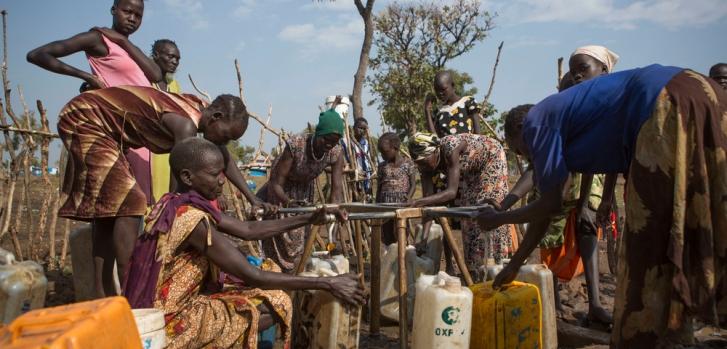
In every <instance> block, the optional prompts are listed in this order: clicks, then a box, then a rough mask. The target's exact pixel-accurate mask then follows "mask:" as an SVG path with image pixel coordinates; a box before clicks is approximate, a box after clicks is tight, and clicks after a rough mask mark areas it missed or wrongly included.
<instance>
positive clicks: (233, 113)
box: [207, 94, 250, 128]
mask: <svg viewBox="0 0 727 349" xmlns="http://www.w3.org/2000/svg"><path fill="white" fill-rule="evenodd" d="M207 108H208V109H210V110H211V111H212V112H217V111H219V112H221V113H222V114H223V115H224V118H225V119H227V120H229V121H237V120H239V121H241V122H243V123H244V125H245V128H247V123H248V119H249V118H250V114H248V113H247V107H245V103H243V102H242V99H240V97H237V96H233V95H231V94H223V95H219V96H217V98H215V100H214V101H212V103H210V105H209V107H207Z"/></svg>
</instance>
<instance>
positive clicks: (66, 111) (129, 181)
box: [58, 86, 260, 297]
mask: <svg viewBox="0 0 727 349" xmlns="http://www.w3.org/2000/svg"><path fill="white" fill-rule="evenodd" d="M247 118H248V115H247V110H246V109H245V105H244V104H243V103H242V101H241V100H240V99H239V98H237V97H233V96H231V95H221V96H219V97H217V98H216V99H215V100H214V101H213V102H212V103H211V104H210V105H209V106H205V103H203V102H202V101H201V100H200V99H198V98H197V97H195V96H192V95H183V94H172V93H166V92H162V91H159V90H156V89H154V88H152V87H138V86H120V87H112V88H106V89H101V90H94V91H89V92H85V93H82V94H81V95H79V96H77V97H75V98H73V99H72V100H71V101H70V102H68V104H66V106H65V107H63V109H62V110H61V112H60V115H59V119H58V133H59V135H60V137H61V140H62V141H63V145H64V146H65V147H66V149H67V150H68V153H69V154H70V156H69V159H68V164H67V166H66V172H65V176H64V180H63V185H62V188H61V208H60V210H59V212H58V215H59V216H61V217H66V218H70V219H76V220H82V221H90V222H91V225H92V228H93V256H94V258H95V259H97V260H98V261H99V262H98V263H101V264H102V265H103V268H102V270H97V271H96V280H95V282H96V285H95V286H96V293H97V295H98V296H99V297H103V296H105V295H112V294H115V290H114V286H113V278H112V273H113V262H114V259H116V261H117V264H118V270H119V274H120V275H119V276H120V277H119V279H122V278H121V276H123V273H124V270H125V268H126V265H127V262H128V260H129V258H130V257H131V253H132V250H133V248H134V243H135V241H136V235H137V231H138V229H139V226H140V224H141V217H142V216H143V215H144V214H145V213H146V210H147V205H146V203H147V202H146V196H145V194H144V192H143V191H142V189H141V188H140V187H139V184H138V183H137V181H136V179H135V178H134V176H133V175H132V173H131V171H130V169H129V163H128V161H127V160H126V158H125V157H124V151H126V150H127V149H129V148H140V147H147V148H149V149H150V150H151V151H152V152H154V153H167V152H169V151H170V150H171V148H172V146H173V145H174V144H175V143H178V142H179V141H181V140H183V139H186V138H190V137H195V136H196V135H197V133H198V132H199V133H202V134H203V135H204V137H205V138H206V139H208V140H210V141H211V142H213V143H215V144H217V145H220V146H221V147H220V150H221V151H222V153H223V154H224V155H225V158H226V160H227V165H228V166H227V168H226V171H225V175H226V176H227V178H228V179H230V181H231V182H232V183H233V184H234V185H235V186H236V187H238V188H239V189H240V190H242V191H243V192H246V191H247V192H249V189H248V188H247V184H246V183H245V178H244V177H243V176H242V174H241V173H240V171H239V170H238V169H237V167H236V166H235V164H234V161H233V160H232V158H231V157H230V156H229V154H228V152H227V149H226V148H225V147H224V145H225V144H226V143H227V142H228V141H230V140H235V139H238V138H240V137H241V136H242V134H243V133H245V129H247ZM173 186H174V185H173ZM250 197H252V198H254V197H253V196H252V195H250ZM258 205H260V204H259V203H258Z"/></svg>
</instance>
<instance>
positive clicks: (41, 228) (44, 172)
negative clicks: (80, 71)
mask: <svg viewBox="0 0 727 349" xmlns="http://www.w3.org/2000/svg"><path fill="white" fill-rule="evenodd" d="M35 105H36V108H37V109H38V113H39V114H40V127H41V129H42V130H43V131H45V132H48V117H47V115H46V110H45V108H44V107H43V103H42V102H41V101H40V100H36V102H35ZM50 141H51V138H49V137H43V138H42V139H41V141H40V168H41V176H42V178H43V185H44V187H45V195H44V197H43V203H42V204H41V206H40V218H39V219H38V236H39V239H38V244H39V245H40V244H41V243H42V241H43V236H44V235H45V227H46V223H47V220H48V209H49V207H50V203H51V200H52V199H53V196H52V195H53V188H51V182H50V178H49V177H48V155H49V154H48V146H49V145H50ZM56 212H57V211H56ZM54 213H55V212H54ZM48 235H49V237H48V238H49V239H50V249H49V251H48V253H49V255H50V254H51V253H52V254H53V256H55V237H56V233H55V231H52V232H49V234H48Z"/></svg>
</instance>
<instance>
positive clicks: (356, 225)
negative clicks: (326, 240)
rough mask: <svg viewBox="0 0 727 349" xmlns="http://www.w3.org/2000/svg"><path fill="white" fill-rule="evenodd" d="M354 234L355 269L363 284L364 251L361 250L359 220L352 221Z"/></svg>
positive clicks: (361, 241) (361, 237) (361, 238)
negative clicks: (356, 265)
mask: <svg viewBox="0 0 727 349" xmlns="http://www.w3.org/2000/svg"><path fill="white" fill-rule="evenodd" d="M354 234H355V237H354V238H355V240H354V246H355V247H356V256H357V257H358V259H357V261H356V262H357V264H358V268H357V270H358V272H359V275H360V282H361V285H364V284H365V282H364V281H365V280H364V252H363V251H364V248H363V245H364V244H363V236H362V234H363V232H362V231H361V222H360V221H355V222H354Z"/></svg>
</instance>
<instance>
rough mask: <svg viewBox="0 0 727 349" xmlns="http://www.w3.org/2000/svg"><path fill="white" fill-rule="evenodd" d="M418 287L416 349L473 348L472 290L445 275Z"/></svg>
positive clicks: (414, 328)
mask: <svg viewBox="0 0 727 349" xmlns="http://www.w3.org/2000/svg"><path fill="white" fill-rule="evenodd" d="M420 279H421V278H420ZM427 281H431V283H429V284H428V285H427ZM417 286H418V287H419V292H418V294H417V301H416V303H415V305H414V307H415V308H414V326H413V330H412V348H417V349H434V348H439V349H460V348H461V349H466V348H469V346H470V329H471V327H470V323H471V320H472V291H470V290H469V289H468V288H466V287H462V284H461V281H460V280H459V278H456V277H453V276H449V275H447V274H446V273H444V272H440V273H439V275H438V276H437V277H436V278H432V277H430V276H427V277H426V278H425V280H424V281H422V282H421V283H418V284H417Z"/></svg>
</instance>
